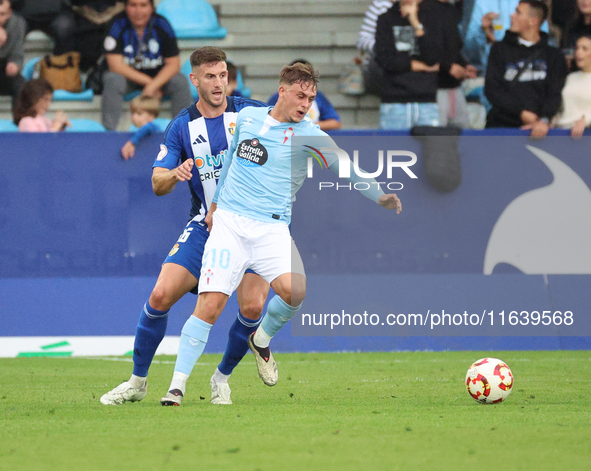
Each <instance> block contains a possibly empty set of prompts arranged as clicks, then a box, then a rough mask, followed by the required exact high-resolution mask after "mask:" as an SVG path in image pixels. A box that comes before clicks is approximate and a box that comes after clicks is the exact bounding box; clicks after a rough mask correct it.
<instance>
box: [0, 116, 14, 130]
mask: <svg viewBox="0 0 591 471" xmlns="http://www.w3.org/2000/svg"><path fill="white" fill-rule="evenodd" d="M15 131H18V126H17V125H16V124H14V123H13V122H12V121H10V120H9V119H0V132H15Z"/></svg>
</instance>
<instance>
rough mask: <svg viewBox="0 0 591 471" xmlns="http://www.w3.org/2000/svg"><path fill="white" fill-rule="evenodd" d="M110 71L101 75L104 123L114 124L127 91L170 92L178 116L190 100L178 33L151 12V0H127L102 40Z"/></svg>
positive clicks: (165, 21)
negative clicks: (183, 72) (183, 71)
mask: <svg viewBox="0 0 591 471" xmlns="http://www.w3.org/2000/svg"><path fill="white" fill-rule="evenodd" d="M104 51H105V54H106V59H107V63H108V65H109V71H107V72H105V74H104V77H103V85H104V88H103V100H102V122H103V126H105V128H106V129H108V130H114V129H116V128H117V124H118V123H119V118H120V117H121V107H122V105H123V97H124V96H125V94H127V93H129V92H131V91H134V90H141V91H142V95H146V96H155V97H156V98H159V99H160V98H162V96H163V95H168V96H170V97H171V109H172V114H173V116H176V114H178V113H179V112H180V111H181V110H182V109H183V108H185V107H187V106H188V105H189V104H190V103H191V92H190V90H189V82H188V81H187V78H186V77H185V76H184V75H183V74H181V73H180V70H181V61H180V56H179V48H178V45H177V40H176V36H175V35H174V32H173V30H172V26H170V23H169V22H168V21H167V20H166V18H164V17H163V16H161V15H158V14H156V13H155V8H154V3H153V0H126V2H125V12H124V13H122V14H121V15H120V16H118V17H117V18H116V19H115V21H114V22H113V25H112V27H111V30H110V32H109V35H108V36H107V37H106V38H105V41H104Z"/></svg>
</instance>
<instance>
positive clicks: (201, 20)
mask: <svg viewBox="0 0 591 471" xmlns="http://www.w3.org/2000/svg"><path fill="white" fill-rule="evenodd" d="M156 12H157V13H159V14H160V15H162V16H164V17H165V18H166V19H167V20H168V21H169V22H170V24H171V25H172V29H174V32H175V34H176V36H177V38H179V39H194V38H213V39H220V38H225V37H226V35H227V34H228V31H227V30H226V28H222V27H220V25H219V23H218V18H217V16H216V14H215V10H214V9H213V7H212V6H211V5H210V4H209V3H207V2H206V1H205V0H162V1H161V2H160V3H159V4H158V6H157V7H156Z"/></svg>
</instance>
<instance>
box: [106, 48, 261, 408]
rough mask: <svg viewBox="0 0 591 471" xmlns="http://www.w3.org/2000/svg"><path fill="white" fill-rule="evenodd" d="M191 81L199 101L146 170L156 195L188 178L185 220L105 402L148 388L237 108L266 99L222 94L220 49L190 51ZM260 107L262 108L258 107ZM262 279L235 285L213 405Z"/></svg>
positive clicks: (186, 285) (223, 390)
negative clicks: (128, 365)
mask: <svg viewBox="0 0 591 471" xmlns="http://www.w3.org/2000/svg"><path fill="white" fill-rule="evenodd" d="M191 65H192V69H193V73H192V74H191V81H192V82H193V84H194V85H195V86H196V87H197V91H198V92H199V99H198V101H197V102H196V103H195V104H193V105H191V106H190V107H188V108H185V109H184V110H183V111H181V113H179V114H178V116H177V117H176V118H175V119H174V120H173V121H172V122H171V124H170V125H169V127H168V129H167V130H166V133H165V135H164V142H163V143H162V145H161V151H160V153H159V154H158V157H157V158H156V162H155V163H154V168H153V173H152V187H153V190H154V193H156V195H158V196H162V195H166V194H168V193H170V192H171V191H173V190H174V188H175V187H176V184H177V183H178V182H188V183H189V188H190V190H191V200H192V208H191V213H190V221H189V223H188V224H187V226H186V227H185V229H184V230H183V233H182V234H181V236H180V237H179V239H178V241H177V243H176V244H175V245H174V247H173V248H172V250H171V251H170V253H169V254H168V257H167V258H166V260H165V261H164V263H163V265H162V269H161V271H160V275H159V276H158V280H157V281H156V286H154V289H153V291H152V293H151V294H150V297H149V299H148V300H147V301H146V303H145V305H144V307H143V309H142V312H141V314H140V319H139V322H138V326H137V330H136V336H135V344H134V350H133V363H134V367H133V374H132V375H131V377H130V379H129V380H128V381H125V382H123V383H122V384H120V385H119V386H117V387H116V388H114V389H112V390H111V391H109V392H107V393H106V394H104V395H103V396H102V397H101V403H102V404H105V405H120V404H124V403H125V402H135V401H141V400H142V399H143V398H144V397H145V396H146V394H147V384H148V383H147V376H148V369H149V368H150V365H151V363H152V359H153V358H154V354H155V353H156V350H157V348H158V346H159V345H160V342H161V341H162V339H163V337H164V334H165V333H166V326H167V320H168V311H169V310H170V308H171V307H172V306H173V305H174V304H175V303H176V302H177V301H178V300H179V299H180V298H181V297H183V296H184V295H185V294H187V293H188V292H189V291H190V292H192V293H195V294H197V280H198V279H199V274H200V270H201V260H202V255H203V247H204V246H205V241H206V240H207V237H208V236H209V233H208V231H207V227H206V224H205V223H204V218H205V216H206V214H207V210H208V209H209V206H210V203H211V199H212V198H213V196H214V194H215V191H216V181H217V178H218V177H219V172H220V171H221V170H220V169H221V166H222V163H223V159H224V157H225V155H226V154H227V152H228V147H229V145H230V144H231V142H232V135H233V133H234V129H235V126H236V118H237V116H238V112H239V111H240V110H241V109H242V108H244V107H246V106H265V107H266V105H265V104H264V103H262V102H257V101H254V100H248V99H245V98H237V97H226V85H227V68H226V55H225V53H224V51H222V50H221V49H219V48H216V47H203V48H201V49H198V50H197V51H195V52H194V53H193V54H192V55H191ZM265 109H266V108H265ZM268 292H269V284H268V283H267V282H266V281H265V280H264V279H263V278H261V277H260V276H258V275H256V274H254V273H247V274H246V275H245V276H244V279H243V281H242V283H241V285H240V287H239V288H238V304H239V306H240V310H239V312H238V316H237V318H236V321H235V322H234V324H233V325H232V327H231V328H230V332H229V338H230V340H229V343H228V348H227V350H226V352H227V355H225V356H224V359H223V361H222V363H221V364H220V369H221V370H222V371H223V372H225V373H226V375H224V374H223V373H220V372H219V371H216V375H214V377H212V379H211V388H212V398H211V401H212V403H214V404H230V403H231V401H230V388H229V386H228V383H227V377H228V376H229V374H230V373H231V371H232V369H233V368H234V367H235V366H236V365H237V364H238V362H239V361H240V359H241V358H242V357H243V356H244V355H245V354H246V352H247V351H248V344H247V338H248V335H249V334H250V333H252V332H254V330H255V329H256V327H257V326H258V324H259V322H260V316H261V312H262V310H263V306H264V304H265V300H266V298H267V294H268Z"/></svg>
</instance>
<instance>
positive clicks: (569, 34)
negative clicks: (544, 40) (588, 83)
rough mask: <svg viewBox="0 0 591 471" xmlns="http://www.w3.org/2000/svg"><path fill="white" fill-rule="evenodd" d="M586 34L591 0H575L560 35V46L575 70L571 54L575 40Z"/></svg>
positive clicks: (590, 26)
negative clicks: (571, 11)
mask: <svg viewBox="0 0 591 471" xmlns="http://www.w3.org/2000/svg"><path fill="white" fill-rule="evenodd" d="M587 35H591V0H577V4H576V7H575V12H574V14H573V16H572V17H571V20H570V21H569V22H568V24H567V26H566V30H565V33H564V35H563V36H562V48H563V49H564V52H565V56H566V57H567V60H568V61H569V64H570V65H571V69H573V70H576V67H575V63H574V61H573V56H574V49H575V47H576V45H577V40H578V39H579V38H580V37H581V36H587Z"/></svg>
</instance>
